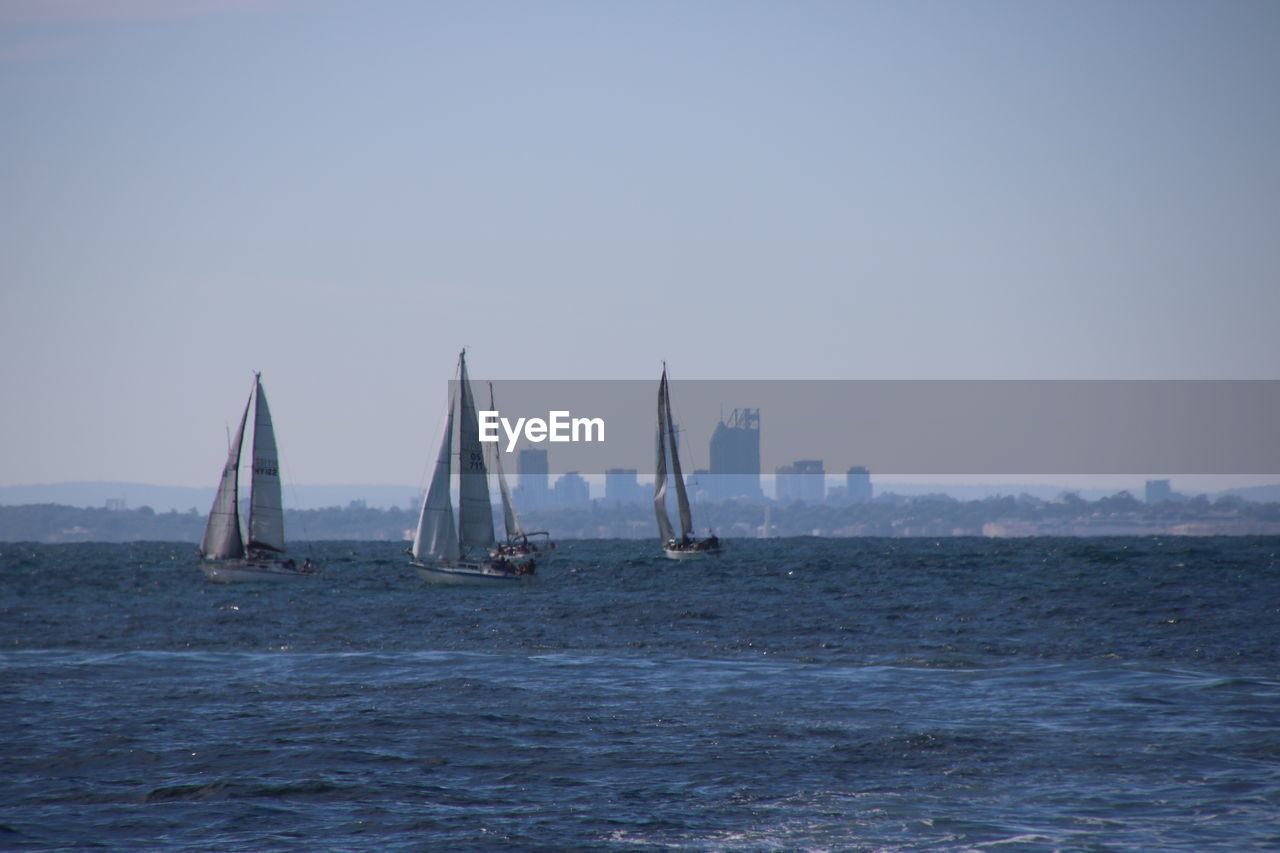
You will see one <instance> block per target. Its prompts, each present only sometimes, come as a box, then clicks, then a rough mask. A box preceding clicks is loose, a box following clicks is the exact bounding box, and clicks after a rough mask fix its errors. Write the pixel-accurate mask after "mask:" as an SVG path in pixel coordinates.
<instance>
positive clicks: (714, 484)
mask: <svg viewBox="0 0 1280 853" xmlns="http://www.w3.org/2000/svg"><path fill="white" fill-rule="evenodd" d="M705 481H706V482H705V484H704V485H705V491H706V493H707V497H708V498H710V499H711V500H716V501H722V500H728V499H730V498H736V499H738V500H745V501H760V500H762V499H763V498H764V494H763V492H761V490H760V410H759V409H734V410H733V412H732V413H730V415H729V420H728V422H727V423H726V422H725V421H724V420H723V419H721V421H720V423H718V424H716V429H715V432H713V433H712V434H711V469H710V476H708V477H706V478H705Z"/></svg>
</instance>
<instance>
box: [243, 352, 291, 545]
mask: <svg viewBox="0 0 1280 853" xmlns="http://www.w3.org/2000/svg"><path fill="white" fill-rule="evenodd" d="M254 381H255V387H254V390H255V392H256V394H257V399H258V403H257V406H256V407H255V408H254V415H253V478H252V486H251V489H250V498H249V548H250V549H251V550H258V551H276V552H281V551H284V507H283V503H282V502H281V500H280V457H279V454H278V452H277V451H276V436H275V431H274V430H273V429H272V428H271V409H270V408H268V406H267V395H266V394H265V393H264V392H263V390H262V376H261V374H258V375H257V377H256V378H255V380H254Z"/></svg>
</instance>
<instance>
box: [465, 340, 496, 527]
mask: <svg viewBox="0 0 1280 853" xmlns="http://www.w3.org/2000/svg"><path fill="white" fill-rule="evenodd" d="M458 365H459V368H458V372H459V383H458V384H459V399H460V401H461V408H462V423H461V424H460V425H459V429H460V432H459V434H458V475H459V479H460V481H461V482H460V483H459V487H458V541H459V544H460V545H461V547H462V550H463V552H466V551H468V550H471V549H478V550H480V551H482V552H483V551H487V550H488V549H490V548H492V547H493V545H494V536H493V506H492V505H491V504H490V503H489V474H488V472H487V471H485V467H484V447H483V446H482V445H481V444H480V423H479V419H478V418H477V417H476V403H475V398H474V397H473V396H472V395H471V379H470V377H468V376H467V351H466V350H463V351H462V352H461V353H459V354H458Z"/></svg>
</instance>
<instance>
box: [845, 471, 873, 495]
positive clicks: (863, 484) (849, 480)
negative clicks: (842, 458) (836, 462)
mask: <svg viewBox="0 0 1280 853" xmlns="http://www.w3.org/2000/svg"><path fill="white" fill-rule="evenodd" d="M844 482H845V490H846V491H845V494H846V497H847V499H848V501H849V503H851V504H860V503H866V502H867V501H869V500H871V491H872V490H871V472H870V471H868V470H867V469H866V468H864V467H862V466H861V465H854V466H853V467H852V468H850V469H849V471H848V473H846V474H845V475H844Z"/></svg>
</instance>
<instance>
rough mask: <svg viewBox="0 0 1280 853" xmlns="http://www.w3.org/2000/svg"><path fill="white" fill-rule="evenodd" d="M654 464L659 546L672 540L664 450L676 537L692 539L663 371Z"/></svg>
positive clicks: (682, 476)
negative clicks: (676, 512) (675, 515)
mask: <svg viewBox="0 0 1280 853" xmlns="http://www.w3.org/2000/svg"><path fill="white" fill-rule="evenodd" d="M657 444H658V448H657V450H658V463H657V473H656V475H655V477H654V480H653V509H654V514H655V515H656V517H657V519H658V534H659V535H660V536H661V537H662V541H663V542H669V541H670V540H672V539H674V538H675V531H674V530H673V529H672V527H671V519H670V518H668V517H667V450H668V448H669V449H670V453H671V478H672V479H673V480H675V484H676V503H677V504H678V505H679V508H680V535H681V536H682V537H688V536H692V535H693V513H692V512H691V511H690V509H689V494H688V492H687V491H686V490H685V486H684V474H683V473H682V472H681V470H680V451H679V449H678V448H677V441H676V427H675V421H674V419H673V418H672V416H671V396H670V392H669V391H668V387H667V368H666V366H665V365H664V366H663V368H662V380H661V381H660V382H659V383H658V434H657Z"/></svg>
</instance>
